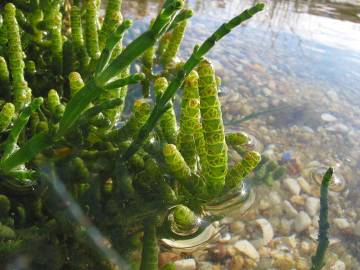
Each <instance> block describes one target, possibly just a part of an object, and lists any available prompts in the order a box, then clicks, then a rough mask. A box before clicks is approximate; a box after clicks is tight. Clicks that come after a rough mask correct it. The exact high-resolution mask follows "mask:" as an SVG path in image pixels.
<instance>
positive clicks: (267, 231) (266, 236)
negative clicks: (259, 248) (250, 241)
mask: <svg viewBox="0 0 360 270" xmlns="http://www.w3.org/2000/svg"><path fill="white" fill-rule="evenodd" d="M256 224H257V225H259V226H260V228H261V230H262V235H263V239H262V240H263V244H264V245H267V244H268V243H269V242H270V241H271V240H272V239H273V238H274V230H273V227H272V225H271V223H270V222H269V221H267V220H266V219H265V218H259V219H257V220H256Z"/></svg>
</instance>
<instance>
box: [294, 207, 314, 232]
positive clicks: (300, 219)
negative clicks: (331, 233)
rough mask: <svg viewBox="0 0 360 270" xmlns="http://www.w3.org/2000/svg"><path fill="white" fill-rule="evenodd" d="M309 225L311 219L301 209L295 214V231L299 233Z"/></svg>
mask: <svg viewBox="0 0 360 270" xmlns="http://www.w3.org/2000/svg"><path fill="white" fill-rule="evenodd" d="M310 225H311V219H310V217H309V215H308V214H307V213H306V212H304V211H301V212H299V214H297V216H296V217H295V231H296V232H298V233H300V232H303V231H305V230H306V229H307V228H309V226H310Z"/></svg>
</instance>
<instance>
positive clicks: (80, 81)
mask: <svg viewBox="0 0 360 270" xmlns="http://www.w3.org/2000/svg"><path fill="white" fill-rule="evenodd" d="M0 7H1V12H0V13H1V20H0V89H1V91H0V96H1V112H0V132H1V154H2V155H1V161H0V193H1V195H0V213H1V216H0V220H1V225H0V258H1V260H0V261H1V263H0V265H1V264H7V263H10V262H11V261H12V260H13V259H14V256H17V255H19V254H20V255H21V254H27V252H29V250H31V249H32V246H33V245H35V246H36V245H38V246H39V247H44V248H42V250H46V251H44V252H46V253H47V256H46V259H44V257H43V256H40V254H35V255H34V256H33V257H32V258H31V259H30V260H29V264H30V265H31V266H32V267H35V268H36V267H38V268H39V269H44V268H46V269H48V268H49V267H51V269H116V267H117V268H122V267H126V266H124V265H123V264H122V263H121V261H122V260H115V259H114V260H111V256H110V255H109V252H110V251H109V250H113V249H115V250H116V251H117V252H118V253H119V254H121V256H122V257H123V258H125V259H126V260H128V261H130V255H129V254H130V252H131V250H133V249H136V248H140V246H141V244H140V238H141V237H143V248H142V258H141V264H140V266H138V267H140V268H141V269H149V270H151V269H157V267H158V266H157V265H158V264H157V252H158V246H157V245H158V241H157V239H160V238H166V237H168V238H173V239H177V238H179V239H183V238H189V237H193V236H194V235H198V234H199V233H201V231H202V230H204V229H205V227H206V224H209V223H211V221H213V220H215V219H217V218H218V217H213V216H210V215H208V214H207V213H206V206H207V205H209V204H213V203H214V202H216V201H217V200H218V199H219V198H222V197H223V196H226V195H227V194H229V193H231V192H233V191H234V190H238V189H240V188H241V187H242V181H243V179H244V178H245V177H246V176H247V175H248V174H250V173H251V172H252V170H253V169H254V168H255V167H256V165H257V164H258V163H259V162H260V159H261V157H260V155H259V154H258V153H257V152H255V151H243V152H242V154H243V159H242V160H241V161H240V162H239V163H237V164H235V165H234V166H232V167H230V166H229V162H228V144H229V146H231V147H235V148H236V147H239V146H241V145H242V144H244V143H246V142H247V140H248V138H247V137H246V136H243V134H236V133H231V134H227V135H226V134H225V131H224V125H223V122H222V113H221V104H220V101H219V98H218V89H219V79H218V78H217V77H216V74H215V70H214V68H213V66H212V65H211V63H210V62H209V61H208V60H206V59H205V58H204V56H205V55H206V53H207V52H208V51H209V50H210V49H211V48H212V47H213V46H214V45H215V43H216V42H217V41H219V40H220V39H221V38H223V37H224V36H225V35H227V34H228V33H229V32H230V31H231V30H232V29H233V28H235V27H237V26H238V25H239V24H241V23H242V22H244V21H246V20H247V19H249V18H251V17H252V16H253V15H254V14H256V13H257V12H259V11H261V10H262V9H263V8H264V4H262V3H258V4H255V5H254V6H253V7H251V8H250V9H248V10H245V11H244V12H242V13H241V14H240V15H238V16H236V17H234V18H233V19H232V20H230V21H229V22H227V23H225V24H223V25H222V26H220V27H219V28H218V29H217V30H216V31H215V32H214V33H213V34H212V35H211V36H210V37H209V38H208V39H207V40H205V41H204V43H202V44H201V45H196V46H195V47H194V50H193V53H192V54H191V56H190V58H189V59H188V60H187V61H185V62H176V61H175V59H176V54H177V51H178V49H179V46H180V43H181V41H182V39H183V36H184V33H185V29H186V24H187V20H188V19H189V18H190V17H191V16H192V12H191V10H188V9H186V8H185V3H184V1H183V0H166V1H165V2H164V5H163V7H162V9H161V11H160V12H159V14H158V16H157V17H156V18H154V19H153V20H152V22H151V24H150V26H149V28H148V30H147V31H145V32H144V33H143V34H141V35H140V36H139V37H137V38H136V39H134V40H133V41H132V42H131V43H130V44H129V45H127V46H123V45H122V38H123V35H124V34H125V33H126V31H127V30H128V29H129V28H130V27H131V21H130V20H127V19H125V20H123V17H122V14H121V12H120V8H121V0H109V1H107V6H106V11H105V15H104V17H100V16H98V13H99V9H100V1H95V0H85V1H79V0H73V1H61V0H52V1H50V0H38V1H37V0H30V1H23V0H16V1H12V2H9V1H1V2H0ZM139 60H140V61H141V63H142V71H143V73H131V72H130V70H131V69H130V68H131V64H133V63H134V62H135V61H139ZM155 71H156V72H155ZM137 83H140V84H141V86H142V90H143V91H142V93H143V96H144V98H143V99H138V100H136V101H135V103H134V104H133V107H132V113H131V115H130V117H129V118H127V119H124V116H123V115H122V111H123V108H124V104H125V98H126V96H127V91H128V85H130V84H137ZM179 89H182V101H181V110H180V116H179V121H177V116H176V113H175V111H176V110H175V108H174V107H175V105H174V104H173V103H172V99H173V98H174V96H175V95H176V94H177V92H178V90H179ZM57 177H58V178H59V181H61V183H63V184H64V189H62V187H63V186H59V185H58V184H57V180H56V181H55V180H54V179H57ZM56 187H57V189H56ZM59 189H60V190H61V192H60V191H59ZM66 192H69V193H70V194H71V196H70V197H68V198H69V199H64V198H62V199H61V200H60V199H59V198H58V196H60V195H59V194H62V195H63V197H64V196H65V197H66V195H64V194H67V193H66ZM56 198H57V199H56ZM66 198H67V197H66ZM71 198H74V199H75V201H76V202H77V203H78V204H79V205H80V206H81V207H82V210H81V209H80V208H79V209H78V208H76V209H75V210H74V209H73V210H68V209H67V208H69V207H70V205H72V204H73V203H71V202H72V199H71ZM69 212H70V213H72V214H71V215H72V218H68V216H69ZM82 212H85V213H86V215H84V213H82ZM74 217H75V218H74ZM76 218H77V222H74V220H76ZM79 220H80V221H79ZM84 220H87V221H84ZM90 221H91V223H93V224H94V225H95V226H96V228H98V229H99V230H100V231H101V232H102V233H103V234H104V235H106V237H107V238H109V239H110V240H111V244H109V243H108V242H106V240H105V238H104V239H103V238H101V239H103V241H100V240H99V239H100V238H99V237H98V238H97V237H94V235H97V234H98V233H99V232H98V231H97V230H95V229H94V228H93V227H92V226H90V225H89V223H90ZM205 221H206V222H205ZM91 232H92V233H93V234H92V235H93V237H91ZM89 238H91V239H93V245H91V244H88V241H87V240H88V239H89ZM107 243H108V244H107ZM94 246H95V247H94ZM94 250H97V251H99V250H100V251H102V252H100V253H99V252H95V251H94ZM106 250H107V251H106ZM104 254H105V255H108V256H102V255H104ZM90 255H93V256H90ZM133 267H134V268H136V267H137V266H136V263H134V266H133Z"/></svg>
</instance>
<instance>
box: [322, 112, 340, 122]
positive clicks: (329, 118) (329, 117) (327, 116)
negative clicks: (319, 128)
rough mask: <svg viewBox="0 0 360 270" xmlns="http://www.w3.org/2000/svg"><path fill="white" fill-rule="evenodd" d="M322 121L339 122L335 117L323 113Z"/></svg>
mask: <svg viewBox="0 0 360 270" xmlns="http://www.w3.org/2000/svg"><path fill="white" fill-rule="evenodd" d="M321 119H322V120H323V121H325V122H335V121H337V118H336V117H335V116H333V115H332V114H330V113H323V114H321Z"/></svg>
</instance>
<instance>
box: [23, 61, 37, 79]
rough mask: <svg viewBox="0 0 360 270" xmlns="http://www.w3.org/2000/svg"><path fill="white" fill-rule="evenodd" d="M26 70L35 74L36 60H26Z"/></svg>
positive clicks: (28, 73) (31, 74) (27, 72)
mask: <svg viewBox="0 0 360 270" xmlns="http://www.w3.org/2000/svg"><path fill="white" fill-rule="evenodd" d="M25 71H26V74H27V75H30V76H34V75H35V73H36V64H35V62H34V61H32V60H29V61H26V62H25Z"/></svg>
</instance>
